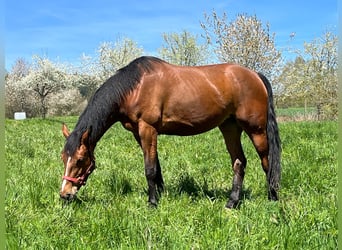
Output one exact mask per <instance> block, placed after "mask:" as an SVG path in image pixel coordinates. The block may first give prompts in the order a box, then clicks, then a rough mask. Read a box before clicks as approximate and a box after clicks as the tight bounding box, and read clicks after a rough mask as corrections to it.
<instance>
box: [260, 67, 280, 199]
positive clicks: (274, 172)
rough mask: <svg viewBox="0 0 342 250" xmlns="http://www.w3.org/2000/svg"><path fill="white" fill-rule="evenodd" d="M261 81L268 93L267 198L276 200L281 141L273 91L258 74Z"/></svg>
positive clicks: (278, 184) (265, 79)
mask: <svg viewBox="0 0 342 250" xmlns="http://www.w3.org/2000/svg"><path fill="white" fill-rule="evenodd" d="M258 75H259V77H260V78H261V80H262V81H263V83H264V85H265V87H266V89H267V93H268V113H267V127H266V130H267V140H268V147H269V151H268V164H269V168H268V173H267V181H268V185H269V198H270V199H273V200H277V199H278V198H277V190H278V189H279V187H280V183H279V182H280V176H281V165H280V155H281V141H280V137H279V130H278V124H277V120H276V115H275V112H274V104H273V91H272V87H271V84H270V82H269V81H268V79H267V78H266V77H265V76H264V75H263V74H261V73H258Z"/></svg>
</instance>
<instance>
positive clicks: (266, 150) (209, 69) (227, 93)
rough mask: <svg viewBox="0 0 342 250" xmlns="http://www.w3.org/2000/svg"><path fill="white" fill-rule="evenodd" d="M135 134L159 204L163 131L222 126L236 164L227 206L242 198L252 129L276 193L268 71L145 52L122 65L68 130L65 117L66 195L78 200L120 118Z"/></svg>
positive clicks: (152, 197)
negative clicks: (181, 62) (176, 61)
mask: <svg viewBox="0 0 342 250" xmlns="http://www.w3.org/2000/svg"><path fill="white" fill-rule="evenodd" d="M115 122H121V124H122V125H123V126H124V127H125V128H126V129H127V130H129V131H131V132H132V133H133V135H134V138H135V139H136V141H137V142H138V144H139V145H140V147H141V149H142V151H143V155H144V165H145V175H146V179H147V184H148V201H149V203H150V204H151V205H153V206H156V205H157V200H158V197H159V196H158V193H159V192H161V191H162V190H163V186H164V182H163V177H162V172H161V167H160V164H159V160H158V153H157V137H158V135H160V134H166V135H180V136H191V135H196V134H199V133H203V132H206V131H209V130H211V129H213V128H215V127H218V128H219V129H220V131H221V133H222V135H223V138H224V141H225V144H226V148H227V151H228V152H229V154H230V157H231V164H232V168H233V172H234V176H233V184H232V191H231V193H230V197H229V199H228V202H227V204H226V207H227V208H234V207H236V206H237V205H238V203H239V199H240V194H241V189H242V183H243V179H244V175H245V167H246V163H247V160H246V157H245V155H244V152H243V149H242V146H241V133H242V132H243V131H244V132H246V133H247V135H248V136H249V138H250V139H251V141H252V142H253V144H254V146H255V149H256V151H257V153H258V155H259V157H260V160H261V165H262V168H263V170H264V172H265V174H266V180H267V183H268V198H269V199H271V200H277V199H278V195H277V191H278V189H279V182H280V174H281V167H280V154H281V146H280V138H279V132H278V125H277V121H276V116H275V112H274V105H273V96H272V88H271V85H270V83H269V81H268V80H267V78H266V77H265V76H264V75H262V74H260V73H256V72H254V71H252V70H250V69H247V68H245V67H242V66H239V65H236V64H226V63H224V64H216V65H207V66H196V67H188V66H176V65H172V64H169V63H167V62H165V61H163V60H160V59H158V58H155V57H140V58H137V59H135V60H134V61H132V62H131V63H129V64H128V65H127V66H125V67H123V68H121V69H119V70H118V71H117V72H116V73H115V74H114V75H113V76H112V77H110V78H109V79H108V80H107V81H106V82H105V83H104V84H103V85H102V86H101V87H100V88H99V89H98V90H97V91H96V92H95V94H94V95H93V96H92V98H91V99H90V101H89V103H88V105H87V107H86V108H85V110H84V111H83V113H82V114H81V116H80V117H79V120H78V122H77V124H76V126H75V129H74V130H73V131H72V132H71V133H70V132H69V130H68V128H67V126H66V125H65V124H63V127H62V131H63V134H64V136H65V138H66V143H65V146H64V149H63V151H62V159H63V162H64V166H65V170H64V176H63V182H62V187H61V190H60V196H61V198H63V199H66V200H72V199H73V198H74V197H75V195H76V193H77V191H78V190H79V189H80V187H81V186H83V185H85V183H86V180H87V178H88V176H89V175H90V174H91V172H92V171H93V170H94V169H95V157H94V150H95V147H96V144H97V142H98V141H99V140H100V138H101V137H102V136H103V134H104V133H105V132H106V131H107V130H108V129H109V128H110V127H111V126H112V125H113V124H114V123H115Z"/></svg>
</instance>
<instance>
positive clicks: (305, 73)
mask: <svg viewBox="0 0 342 250" xmlns="http://www.w3.org/2000/svg"><path fill="white" fill-rule="evenodd" d="M337 44H338V39H337V36H336V35H335V34H333V33H332V32H329V31H327V32H325V33H324V34H323V35H322V36H321V37H319V38H316V39H314V40H313V41H312V42H310V43H307V42H305V43H304V51H302V52H298V53H299V54H298V57H297V59H296V60H295V61H294V62H288V63H287V64H286V66H285V67H284V70H283V72H282V74H281V75H280V77H279V82H280V83H281V84H282V85H283V97H282V99H283V101H287V100H288V99H289V98H291V99H292V100H293V99H297V100H303V99H304V100H305V101H306V102H309V103H310V104H313V105H314V106H315V107H316V110H317V117H318V119H320V118H322V115H323V114H322V113H324V116H325V117H326V118H336V117H337V106H338V104H337V99H338V98H337V92H338V86H337Z"/></svg>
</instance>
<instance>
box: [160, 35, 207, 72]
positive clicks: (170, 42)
mask: <svg viewBox="0 0 342 250" xmlns="http://www.w3.org/2000/svg"><path fill="white" fill-rule="evenodd" d="M163 39H164V44H163V47H162V48H161V49H160V50H159V54H160V56H161V58H163V59H164V60H166V61H168V62H169V63H173V64H176V65H186V66H196V65H201V64H205V63H208V51H207V47H206V46H205V45H200V44H198V42H197V37H196V36H195V35H193V34H191V33H190V32H188V31H186V30H184V31H183V32H181V33H179V34H178V33H170V34H167V33H164V34H163Z"/></svg>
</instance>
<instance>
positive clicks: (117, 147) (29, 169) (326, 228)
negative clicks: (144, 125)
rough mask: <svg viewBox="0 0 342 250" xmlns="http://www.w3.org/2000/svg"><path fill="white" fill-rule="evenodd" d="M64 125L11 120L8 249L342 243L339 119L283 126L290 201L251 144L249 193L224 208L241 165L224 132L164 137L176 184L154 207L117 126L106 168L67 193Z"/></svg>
mask: <svg viewBox="0 0 342 250" xmlns="http://www.w3.org/2000/svg"><path fill="white" fill-rule="evenodd" d="M61 121H65V122H67V124H68V125H69V127H71V128H72V127H73V126H74V124H75V122H76V118H75V117H68V118H60V119H58V120H39V119H30V120H25V121H13V120H7V121H6V129H5V133H6V134H5V136H6V137H5V139H6V141H5V147H6V148H5V149H6V200H5V215H6V229H7V237H6V245H7V248H8V249H336V248H337V235H338V230H337V123H336V122H300V123H290V122H288V123H281V124H280V132H281V138H282V142H283V155H282V167H283V172H282V185H281V186H282V188H281V191H280V201H279V202H271V201H268V200H267V192H266V183H265V182H266V181H265V176H264V173H263V171H262V168H261V166H260V163H259V159H258V157H257V155H256V152H255V150H254V149H253V147H252V145H251V143H250V142H249V140H248V139H247V138H246V137H245V136H244V138H243V144H244V148H245V153H246V156H247V158H248V166H247V171H246V177H245V182H244V192H243V195H244V198H243V199H242V204H241V206H240V208H239V209H237V210H226V209H224V205H225V203H226V201H227V196H228V193H229V190H230V188H231V182H232V171H231V167H230V164H229V162H230V159H229V158H228V155H227V154H226V151H225V146H224V143H223V139H222V137H221V135H220V133H219V131H218V130H213V131H211V132H208V133H205V134H202V135H199V136H193V137H172V136H160V137H159V141H158V143H159V144H158V147H159V158H160V161H161V166H162V170H163V175H164V181H165V185H166V190H165V192H164V193H163V196H162V198H161V200H160V205H159V206H158V209H150V208H148V206H147V194H146V190H147V187H146V186H147V185H146V180H145V176H144V168H143V158H142V153H141V150H140V148H139V147H138V146H137V144H136V142H135V141H134V139H133V136H132V135H131V134H130V133H129V132H127V131H125V130H124V129H123V128H122V127H121V125H119V124H117V125H115V126H114V127H113V128H111V129H110V130H109V131H108V132H107V133H106V134H105V136H104V137H103V138H102V140H101V141H100V142H99V144H98V146H97V149H96V159H97V161H96V162H97V167H98V168H97V169H96V170H95V171H94V173H93V174H92V175H91V176H90V177H89V180H88V183H87V185H86V186H85V187H83V188H82V189H81V190H80V192H79V195H78V197H79V200H78V201H75V202H73V203H70V204H64V203H63V202H62V201H61V200H60V199H59V194H58V192H59V188H60V185H61V176H62V174H63V165H62V162H61V160H60V152H61V150H62V147H63V145H64V137H63V135H62V133H61Z"/></svg>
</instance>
